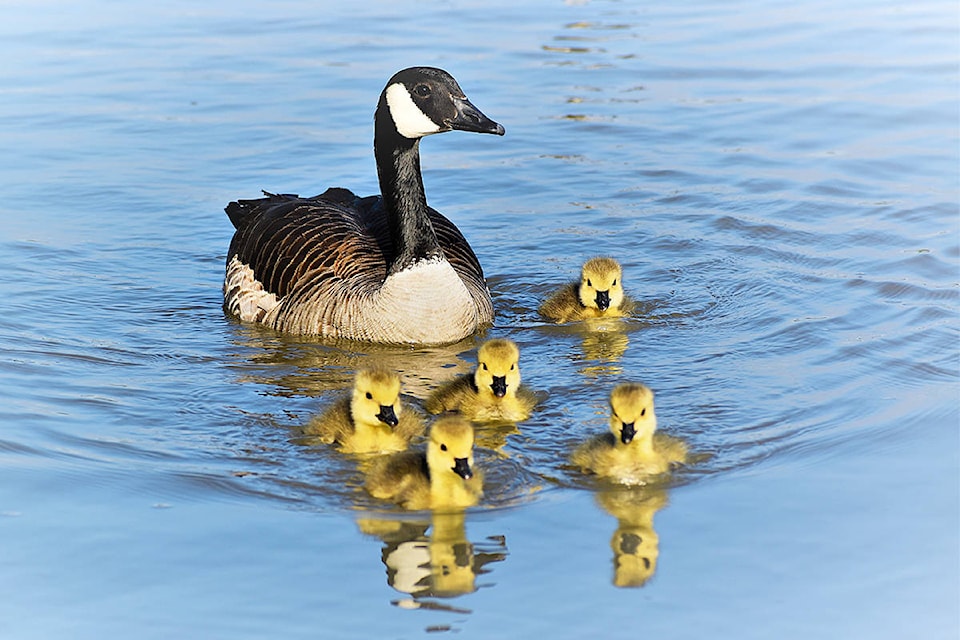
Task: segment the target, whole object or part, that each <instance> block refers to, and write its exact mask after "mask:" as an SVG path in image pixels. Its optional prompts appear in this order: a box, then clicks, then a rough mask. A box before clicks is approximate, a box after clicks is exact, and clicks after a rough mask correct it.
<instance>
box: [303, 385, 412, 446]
mask: <svg viewBox="0 0 960 640" xmlns="http://www.w3.org/2000/svg"><path fill="white" fill-rule="evenodd" d="M303 431H304V434H305V435H308V436H317V437H319V439H320V441H321V442H324V443H326V444H332V443H336V444H338V445H340V449H341V450H342V451H344V452H345V453H383V452H389V451H403V450H404V449H406V448H407V445H408V443H409V442H410V439H411V438H413V437H414V436H418V435H420V434H422V433H423V431H424V424H423V420H422V419H421V418H420V416H419V415H417V413H416V412H415V411H413V410H406V411H405V410H404V409H403V406H402V405H401V404H400V377H399V376H397V374H396V373H394V372H393V371H389V370H387V369H382V368H376V367H374V368H368V369H361V370H360V371H358V372H357V374H356V376H355V378H354V383H353V392H352V393H351V395H350V396H347V397H344V398H341V399H340V400H339V401H337V402H336V403H335V404H333V405H332V406H330V407H329V408H328V409H327V410H326V411H324V412H323V413H321V414H320V415H319V416H317V417H315V418H314V419H312V420H311V421H310V422H309V423H308V424H307V426H306V427H304V430H303Z"/></svg>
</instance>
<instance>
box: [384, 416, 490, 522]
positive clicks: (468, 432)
mask: <svg viewBox="0 0 960 640" xmlns="http://www.w3.org/2000/svg"><path fill="white" fill-rule="evenodd" d="M366 488H367V491H369V492H370V495H372V496H373V497H374V498H381V499H384V500H391V501H393V502H396V503H398V504H400V505H401V506H402V507H404V508H405V509H444V508H463V507H470V506H473V505H475V504H477V502H478V501H479V500H480V496H481V495H482V494H483V476H482V474H481V473H480V472H478V471H477V470H476V469H474V466H473V427H472V426H471V425H470V423H469V422H467V421H466V420H464V419H463V418H460V417H456V416H448V417H444V418H440V419H439V420H437V421H436V422H435V423H434V424H433V426H432V427H431V428H430V436H429V440H428V441H427V450H426V452H423V451H402V452H400V453H394V454H391V455H389V456H384V457H382V458H379V459H377V460H375V461H374V462H373V464H372V465H371V466H370V470H369V472H368V474H367V479H366Z"/></svg>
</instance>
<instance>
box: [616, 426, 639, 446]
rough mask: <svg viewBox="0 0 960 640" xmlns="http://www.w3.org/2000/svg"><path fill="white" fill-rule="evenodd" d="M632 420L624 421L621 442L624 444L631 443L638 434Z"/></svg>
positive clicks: (621, 429)
mask: <svg viewBox="0 0 960 640" xmlns="http://www.w3.org/2000/svg"><path fill="white" fill-rule="evenodd" d="M633 424H634V423H632V422H624V423H623V426H622V427H621V428H620V442H622V443H623V444H630V441H631V440H633V436H635V435H637V430H636V428H635V427H634V426H633Z"/></svg>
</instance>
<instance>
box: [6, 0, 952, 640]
mask: <svg viewBox="0 0 960 640" xmlns="http://www.w3.org/2000/svg"><path fill="white" fill-rule="evenodd" d="M354 4H356V3H354ZM4 15H5V20H4V21H3V26H0V30H2V40H0V42H2V43H3V44H2V45H0V51H2V54H3V55H2V56H0V60H2V62H0V77H2V82H0V87H2V89H0V92H2V94H3V99H2V101H0V147H2V149H3V151H4V153H3V154H2V155H0V158H2V160H0V163H2V168H3V171H2V174H3V176H4V179H3V182H4V191H5V195H6V198H5V200H4V204H3V205H2V208H3V213H2V216H0V242H2V251H0V270H2V273H4V274H5V275H6V277H5V278H4V280H3V284H2V285H0V287H2V289H0V290H2V292H3V301H4V302H3V304H4V307H3V308H4V313H3V314H2V316H0V336H2V346H3V347H2V348H3V355H2V358H0V397H2V398H3V401H2V408H0V420H2V424H3V428H2V431H0V548H2V549H3V552H2V555H0V558H2V561H0V566H2V570H0V592H2V593H3V594H4V597H3V598H2V599H0V635H2V637H4V638H18V639H20V638H50V637H72V638H93V637H96V638H102V637H129V636H136V637H141V638H152V637H158V638H159V637H171V636H180V637H184V636H186V637H204V638H226V637H230V638H245V637H249V638H262V637H284V638H299V637H335V638H348V637H358V638H360V637H362V638H366V637H383V638H409V637H423V636H424V635H430V634H433V633H445V632H449V633H454V634H457V635H458V636H462V637H477V638H486V637H491V636H494V635H496V636H498V637H516V638H524V637H530V636H531V635H533V634H535V633H547V634H549V635H550V636H551V637H554V638H582V637H591V636H593V635H595V634H596V633H597V632H598V631H603V632H604V634H605V635H606V636H607V637H622V638H633V637H639V636H641V635H643V636H650V637H656V636H666V637H677V638H686V637H702V636H703V635H704V634H710V635H714V636H716V637H729V638H770V637H779V638H799V637H824V638H856V637H876V638H902V637H925V638H955V637H957V635H958V631H960V612H958V600H960V585H958V575H960V560H958V537H960V536H958V531H960V518H958V510H960V509H958V507H960V476H958V469H960V463H958V450H960V447H958V431H957V426H958V400H960V386H958V364H960V362H958V348H957V345H958V341H957V338H958V333H957V327H958V313H957V312H958V282H960V277H958V276H960V273H958V257H960V250H958V246H960V242H958V240H960V224H958V222H960V217H958V196H960V177H958V168H957V167H958V164H957V162H958V155H960V154H958V139H960V136H958V104H960V100H958V97H960V96H958V77H960V74H958V58H957V51H958V44H960V36H958V14H957V10H956V7H955V6H954V5H953V4H952V3H946V2H942V3H939V2H932V1H931V2H921V3H913V4H911V5H910V6H902V5H901V4H899V3H893V2H886V3H876V2H852V3H843V6H836V4H835V3H829V4H828V3H824V2H818V1H816V0H810V1H807V2H803V3H800V4H797V3H779V2H775V1H773V0H771V1H769V2H764V3H760V4H757V3H732V4H731V3H726V4H724V5H722V6H721V5H717V4H714V3H707V2H699V3H688V4H685V5H679V6H657V5H655V4H649V5H643V4H639V3H624V2H567V3H562V2H547V1H538V2H533V3H499V2H495V1H494V2H484V3H479V2H456V3H444V4H438V5H435V6H431V7H426V6H423V5H421V4H416V3H406V2H400V3H397V2H390V3H386V2H370V3H361V4H358V5H356V6H350V7H341V6H339V5H338V6H323V5H322V4H318V3H301V2H294V1H291V2H283V3H258V2H252V1H251V2H241V3H235V2H234V3H216V2H214V3H206V4H204V5H202V6H197V5H196V3H186V2H173V3H162V4H160V5H155V6H135V5H133V4H129V3H126V4H124V3H113V2H107V1H105V0H100V1H93V0H92V1H90V2H86V3H82V4H71V3H62V2H59V1H57V0H51V1H49V2H41V3H35V2H34V3H30V4H27V3H11V4H8V5H7V6H5V8H4ZM412 64H432V65H436V66H441V67H444V68H447V69H448V70H450V71H451V72H452V73H453V74H454V75H455V76H456V77H457V78H458V80H459V81H460V83H461V85H462V86H463V87H464V89H465V90H466V92H467V94H468V96H470V98H471V99H472V100H473V101H474V103H475V104H477V106H478V107H480V108H481V109H482V110H483V111H484V112H485V113H487V114H488V115H489V116H491V117H492V118H494V119H495V120H497V121H499V122H501V123H503V124H504V126H505V127H506V129H507V135H506V136H505V137H504V138H494V137H492V136H470V135H467V134H449V135H446V136H437V137H434V138H431V139H428V140H426V141H425V142H424V143H423V165H424V172H425V183H426V188H427V195H428V198H429V199H430V202H431V204H432V205H434V206H435V207H437V208H438V209H440V210H441V211H444V212H445V213H446V214H447V215H448V216H450V217H451V218H452V219H453V220H454V221H455V222H456V223H457V224H458V225H459V226H460V228H461V229H462V230H463V231H464V233H465V235H466V236H467V237H468V238H469V240H470V241H471V243H472V245H473V247H474V249H475V250H476V252H477V254H478V255H479V257H480V259H481V261H482V263H483V265H484V268H485V271H486V273H487V276H488V279H489V282H490V286H491V289H492V292H493V296H494V303H495V306H496V309H497V312H498V320H497V325H496V326H495V327H494V328H493V329H492V330H491V331H490V332H489V334H488V335H490V336H506V337H510V338H512V339H514V340H515V341H517V342H518V344H519V345H520V348H521V353H522V360H521V365H522V368H523V374H524V379H525V381H526V382H527V383H528V384H530V385H531V386H532V387H534V388H535V389H538V390H541V391H543V392H545V393H546V394H547V397H546V400H545V402H544V403H543V405H542V407H541V408H540V409H539V410H538V412H537V413H536V414H535V415H534V416H533V417H532V418H531V419H530V420H529V421H528V422H526V423H524V424H522V425H520V427H519V429H517V430H514V431H511V430H509V429H501V430H490V431H486V432H484V433H483V434H482V435H483V438H484V445H485V447H484V448H483V449H481V450H480V451H479V452H478V458H479V461H480V462H481V463H482V464H483V465H484V466H485V467H486V469H487V471H488V475H489V482H488V488H487V493H488V499H487V501H486V502H485V503H484V505H482V506H481V507H479V508H477V509H474V510H471V511H470V512H469V513H468V514H467V516H466V518H465V519H464V520H462V521H456V520H453V521H447V520H431V519H430V517H429V514H417V515H416V516H403V515H402V514H399V513H397V512H396V511H394V510H391V509H390V508H389V507H386V506H384V505H381V504H378V503H377V502H376V501H374V500H372V499H370V498H369V497H367V496H366V495H365V494H364V493H363V492H362V490H360V488H359V483H360V482H361V478H360V476H359V474H358V473H357V471H356V467H355V464H354V462H353V461H352V460H348V459H344V458H343V457H341V456H339V455H338V454H337V453H336V452H333V451H329V450H327V449H324V448H322V447H309V446H304V445H303V444H301V443H300V442H298V440H297V438H296V434H297V427H298V426H299V425H301V424H303V423H304V422H306V421H307V420H308V419H309V417H310V416H311V415H312V414H313V413H314V412H316V411H318V410H320V409H321V408H322V407H323V406H325V405H326V404H327V403H328V402H330V401H332V400H333V399H334V398H335V397H337V396H338V395H339V394H340V393H342V390H343V389H344V388H346V386H347V385H348V384H349V380H350V376H351V373H352V371H353V370H354V368H355V367H356V366H357V365H358V364H359V363H362V362H367V361H369V360H370V359H379V360H382V361H384V362H386V363H387V364H389V365H390V366H393V367H394V368H397V369H398V370H401V371H402V372H403V374H404V382H405V385H406V389H407V391H408V392H409V393H410V394H411V396H413V397H414V398H422V397H423V395H424V394H425V393H426V391H427V390H428V389H429V388H430V387H431V386H432V385H433V384H434V383H435V381H437V380H439V379H444V378H446V377H448V376H451V375H453V374H455V373H457V372H460V371H466V370H469V368H470V365H471V362H472V358H473V355H474V349H475V346H476V343H475V342H474V341H472V340H469V341H466V342H464V343H461V344H459V345H453V346H451V347H445V348H435V349H400V350H396V349H374V348H358V347H356V346H352V345H331V344H323V343H319V342H317V341H312V340H308V339H297V338H289V337H283V336H279V335H277V334H274V333H272V332H270V331H264V330H261V329H257V328H255V327H247V326H242V325H239V324H237V323H235V322H233V321H231V320H230V319H228V318H225V317H224V316H223V314H222V312H221V309H220V301H221V299H220V290H219V287H220V280H221V278H222V270H223V263H224V258H225V252H226V248H227V245H228V243H229V239H230V235H231V231H232V229H231V226H230V224H229V221H228V220H227V218H226V216H225V215H224V214H223V212H222V207H223V205H224V204H225V203H226V202H228V201H229V200H231V199H235V198H238V197H253V196H256V195H257V193H258V190H259V189H261V188H265V189H270V190H274V191H280V192H299V193H304V194H313V193H318V192H320V191H322V190H323V189H325V188H326V187H327V186H331V185H338V186H346V187H349V188H351V189H353V190H354V191H356V192H358V193H361V194H368V193H373V192H375V190H376V188H377V187H376V180H375V168H374V165H373V160H372V154H371V153H370V151H371V144H370V141H371V135H372V133H371V123H372V112H373V107H374V104H375V100H376V96H377V94H378V92H379V91H380V89H381V88H382V85H383V83H384V81H385V80H386V79H387V78H388V77H389V76H390V75H391V74H392V73H393V72H394V71H395V70H397V69H399V68H401V67H404V66H408V65H412ZM596 254H610V255H613V256H615V257H617V258H618V259H619V260H620V261H621V263H622V264H623V265H624V268H625V281H626V286H627V289H628V290H629V291H630V292H631V293H633V294H634V295H635V296H636V297H637V298H639V299H640V301H641V311H642V313H641V314H640V315H639V317H637V318H635V319H632V320H630V321H629V322H627V323H625V325H624V326H622V327H620V328H619V329H612V330H609V331H605V332H603V333H589V332H585V331H583V330H582V329H581V328H578V327H573V326H566V327H554V326H547V325H544V324H543V323H542V322H541V321H540V319H539V318H538V317H537V314H536V311H535V310H536V306H537V304H538V302H539V301H540V300H541V299H542V298H543V296H545V295H546V294H547V293H548V292H549V291H551V290H552V289H553V287H555V286H557V285H559V284H560V283H562V282H564V281H566V280H568V279H570V278H572V277H574V276H575V274H576V271H577V269H578V267H579V265H580V263H581V262H582V260H583V259H584V258H585V257H588V256H591V255H596ZM622 379H639V380H643V381H645V382H646V383H647V384H649V385H650V386H651V387H653V388H654V389H655V390H656V391H657V413H658V416H659V417H660V423H661V428H662V429H664V430H665V431H668V432H670V433H672V434H674V435H677V436H679V437H682V438H684V439H685V440H686V441H687V443H688V444H689V446H690V447H691V449H692V450H694V451H695V452H696V453H697V462H696V463H695V464H693V465H691V466H690V467H689V468H687V469H685V470H683V471H682V472H681V473H679V474H678V475H677V477H676V478H675V479H674V480H675V481H674V483H673V484H672V485H671V486H670V487H667V488H663V489H657V490H649V491H647V492H631V493H628V494H626V495H624V494H622V493H618V492H616V491H611V490H609V488H606V487H604V486H603V485H601V484H599V483H597V482H595V481H593V480H592V479H590V478H584V477H582V476H580V475H578V474H577V473H575V472H573V471H572V470H571V469H569V468H568V467H567V466H566V465H565V459H566V455H567V452H568V451H569V450H570V448H571V447H572V446H574V445H575V444H576V443H577V442H579V441H580V440H582V439H583V438H584V437H586V436H587V435H588V434H590V433H593V432H596V431H599V430H602V429H603V428H604V426H605V416H604V412H605V396H606V394H607V393H608V392H609V389H610V388H611V387H612V386H613V384H615V383H616V382H617V381H619V380H622ZM611 542H613V543H614V544H613V546H611ZM624 550H625V551H631V550H632V551H634V552H635V554H636V555H634V556H632V557H630V556H627V555H622V554H620V553H618V552H621V551H624ZM615 551H616V552H615ZM644 557H645V558H646V559H647V565H643V563H642V559H643V558H644ZM615 561H616V562H619V563H620V565H619V566H620V567H621V569H620V570H619V571H615ZM631 563H633V564H631ZM638 563H639V564H638ZM444 566H445V567H446V568H447V573H446V574H444V573H443V571H442V568H443V567H444ZM431 571H433V572H434V574H432V575H433V577H432V578H431V573H430V572H431ZM631 579H632V580H633V581H635V582H643V581H644V580H643V579H646V580H645V582H644V584H643V586H642V587H640V588H627V587H620V586H617V583H618V581H627V582H629V581H630V580H631Z"/></svg>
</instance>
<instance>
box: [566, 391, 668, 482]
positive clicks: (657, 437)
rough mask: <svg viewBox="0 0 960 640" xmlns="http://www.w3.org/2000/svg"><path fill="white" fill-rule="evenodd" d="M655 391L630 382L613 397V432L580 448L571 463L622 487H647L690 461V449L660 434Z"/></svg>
mask: <svg viewBox="0 0 960 640" xmlns="http://www.w3.org/2000/svg"><path fill="white" fill-rule="evenodd" d="M656 429H657V418H656V415H655V414H654V411H653V391H651V390H650V389H649V388H648V387H646V386H645V385H642V384H639V383H634V382H627V383H623V384H619V385H617V386H616V387H615V388H614V389H613V392H612V393H611V394H610V431H609V432H608V433H604V434H600V435H597V436H594V437H593V438H591V439H590V440H588V441H586V442H585V443H583V444H582V445H580V446H579V447H577V448H576V449H575V450H574V452H573V454H572V455H571V457H570V461H571V462H572V463H573V464H575V465H577V466H578V467H580V468H581V469H582V470H584V471H588V472H591V473H595V474H597V475H599V476H603V477H606V478H609V479H611V480H614V481H616V482H619V483H622V484H644V483H646V482H647V481H648V480H649V479H651V478H652V477H653V476H658V475H660V474H664V473H668V472H669V471H670V470H671V468H672V467H673V466H675V465H678V464H683V463H684V462H686V460H687V447H686V445H685V444H684V443H683V442H682V441H680V440H677V439H676V438H672V437H670V436H668V435H666V434H662V433H656Z"/></svg>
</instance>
